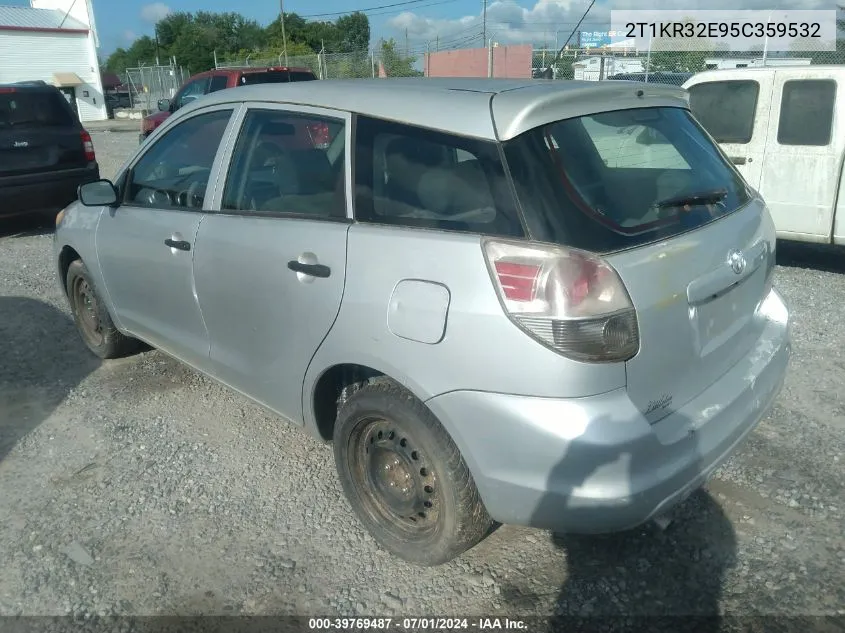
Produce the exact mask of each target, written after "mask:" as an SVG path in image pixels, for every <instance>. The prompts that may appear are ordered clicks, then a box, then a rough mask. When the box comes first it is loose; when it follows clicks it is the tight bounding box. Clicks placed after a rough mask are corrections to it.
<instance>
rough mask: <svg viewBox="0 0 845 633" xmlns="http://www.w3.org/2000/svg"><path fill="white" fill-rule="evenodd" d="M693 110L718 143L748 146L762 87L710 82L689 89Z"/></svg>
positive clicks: (751, 82)
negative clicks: (745, 144) (744, 144)
mask: <svg viewBox="0 0 845 633" xmlns="http://www.w3.org/2000/svg"><path fill="white" fill-rule="evenodd" d="M689 93H690V109H691V110H692V113H693V114H694V115H695V118H697V119H698V120H699V121H700V122H701V124H702V125H703V126H704V129H705V130H707V131H708V132H709V133H710V135H711V136H712V137H713V138H714V139H716V141H717V142H718V143H749V142H751V137H752V135H753V133H754V115H755V113H756V111H757V97H758V96H759V94H760V84H758V83H757V82H756V81H748V80H742V81H711V82H707V83H701V84H697V85H695V86H690V87H689Z"/></svg>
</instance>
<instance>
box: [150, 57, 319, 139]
mask: <svg viewBox="0 0 845 633" xmlns="http://www.w3.org/2000/svg"><path fill="white" fill-rule="evenodd" d="M315 79H317V77H316V76H315V75H314V73H313V72H311V70H309V69H308V68H288V67H285V66H276V67H270V68H217V69H216V70H208V71H206V72H204V73H200V74H198V75H194V76H193V77H191V78H190V79H189V80H188V81H187V82H185V85H183V86H182V87H181V88H180V89H179V92H177V93H176V94H175V95H174V97H173V99H172V100H171V99H162V100H161V101H159V102H158V109H159V112H156V113H155V114H151V115H149V116H148V117H146V118H145V119H144V121H143V124H142V126H141V139H140V140H141V142H142V143H143V142H144V139H146V138H147V137H148V136H149V135H150V134H151V133H152V132H153V130H155V129H156V128H157V127H158V126H159V125H161V124H162V123H163V122H164V120H165V119H166V118H167V117H169V116H170V115H171V114H173V113H174V112H176V110H178V109H179V108H181V107H183V106H186V105H188V104H189V103H191V102H192V101H194V100H195V99H199V98H200V97H202V96H203V95H206V94H208V93H209V92H217V91H218V90H223V89H225V88H234V87H236V86H250V85H254V84H274V83H288V82H290V81H313V80H315Z"/></svg>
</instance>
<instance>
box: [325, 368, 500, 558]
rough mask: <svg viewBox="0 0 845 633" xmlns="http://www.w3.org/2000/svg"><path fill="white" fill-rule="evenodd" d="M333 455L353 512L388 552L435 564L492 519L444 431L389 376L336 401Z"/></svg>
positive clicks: (480, 534)
mask: <svg viewBox="0 0 845 633" xmlns="http://www.w3.org/2000/svg"><path fill="white" fill-rule="evenodd" d="M334 455H335V462H336V465H337V470H338V475H339V477H340V482H341V485H342V486H343V491H344V493H345V494H346V497H347V499H348V500H349V502H350V504H351V505H352V508H353V510H354V512H355V514H356V515H357V516H358V519H359V520H360V521H361V522H362V523H363V524H364V526H365V527H366V528H367V530H368V531H369V532H370V534H371V535H372V536H373V538H374V539H375V540H376V542H377V543H378V544H379V545H381V546H382V547H383V548H384V549H386V550H387V551H389V552H390V553H391V554H393V555H394V556H397V557H399V558H402V559H404V560H406V561H408V562H411V563H415V564H418V565H425V566H434V565H440V564H443V563H446V562H448V561H450V560H452V559H453V558H455V557H457V556H459V555H460V554H462V553H463V552H465V551H466V550H468V549H470V548H472V547H474V546H475V545H476V544H477V543H478V542H480V541H481V540H482V539H484V537H485V536H486V535H487V533H488V531H489V529H490V527H491V525H492V521H491V519H490V516H489V515H488V514H487V510H486V508H485V507H484V504H483V503H482V501H481V497H480V496H479V494H478V490H477V489H476V487H475V482H474V481H473V479H472V475H471V474H470V472H469V469H468V468H467V465H466V463H465V462H464V460H463V458H462V457H461V454H460V451H459V450H458V447H457V446H456V445H455V443H454V442H453V441H452V438H451V437H449V435H448V434H447V433H446V431H445V429H444V428H443V427H442V426H441V425H440V422H438V420H437V419H436V418H435V416H434V414H433V413H432V412H431V411H430V410H429V409H428V408H427V407H426V406H425V405H424V404H423V403H422V402H420V401H419V400H418V399H417V398H415V397H414V396H413V394H411V393H409V392H408V391H407V390H406V389H404V388H402V387H401V386H400V385H398V384H396V383H395V382H392V381H389V380H385V379H377V380H376V381H375V382H371V383H370V384H368V385H366V386H364V387H363V388H361V389H359V390H358V391H357V392H356V393H355V394H354V395H352V397H350V398H349V400H347V401H346V402H345V403H344V405H343V406H342V407H341V410H340V411H339V413H338V418H337V423H336V424H335V429H334ZM375 473H380V474H379V475H378V476H376V474H375ZM400 485H401V489H400V487H399V486H400Z"/></svg>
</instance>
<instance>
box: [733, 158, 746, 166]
mask: <svg viewBox="0 0 845 633" xmlns="http://www.w3.org/2000/svg"><path fill="white" fill-rule="evenodd" d="M731 162H732V163H733V164H734V165H744V164H745V162H746V161H745V157H744V156H731Z"/></svg>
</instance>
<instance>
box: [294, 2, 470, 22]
mask: <svg viewBox="0 0 845 633" xmlns="http://www.w3.org/2000/svg"><path fill="white" fill-rule="evenodd" d="M426 1H427V0H404V2H394V3H393V4H382V5H380V6H377V7H368V8H366V9H354V10H352V11H332V12H330V13H311V14H309V15H301V16H299V17H301V18H324V17H329V16H334V15H347V14H349V13H367V12H368V11H378V10H379V9H390V8H392V7H404V6H408V5H409V4H419V3H421V2H426ZM447 1H448V2H455V1H456V0H447ZM445 3H446V2H445V1H444V2H443V4H445Z"/></svg>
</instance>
